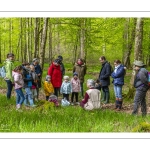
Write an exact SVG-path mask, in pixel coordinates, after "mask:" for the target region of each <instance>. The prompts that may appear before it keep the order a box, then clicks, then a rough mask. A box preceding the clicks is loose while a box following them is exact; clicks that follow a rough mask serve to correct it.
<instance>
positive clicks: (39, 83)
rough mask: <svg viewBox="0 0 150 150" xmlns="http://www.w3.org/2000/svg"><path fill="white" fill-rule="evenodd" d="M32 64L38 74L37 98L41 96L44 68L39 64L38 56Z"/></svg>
mask: <svg viewBox="0 0 150 150" xmlns="http://www.w3.org/2000/svg"><path fill="white" fill-rule="evenodd" d="M32 65H34V68H35V73H36V74H37V76H38V84H37V99H38V97H39V89H40V88H41V80H42V69H41V66H40V65H39V60H38V59H37V58H34V59H33V61H32Z"/></svg>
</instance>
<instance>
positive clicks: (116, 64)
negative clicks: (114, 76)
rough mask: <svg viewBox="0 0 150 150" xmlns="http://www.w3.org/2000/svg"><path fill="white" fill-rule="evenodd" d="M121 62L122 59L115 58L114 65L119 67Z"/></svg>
mask: <svg viewBox="0 0 150 150" xmlns="http://www.w3.org/2000/svg"><path fill="white" fill-rule="evenodd" d="M120 64H121V61H120V60H118V59H117V60H114V65H115V67H117V66H118V65H120Z"/></svg>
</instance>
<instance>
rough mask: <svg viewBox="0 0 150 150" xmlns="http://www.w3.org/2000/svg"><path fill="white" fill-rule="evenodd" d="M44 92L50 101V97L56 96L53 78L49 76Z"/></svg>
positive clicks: (45, 82)
mask: <svg viewBox="0 0 150 150" xmlns="http://www.w3.org/2000/svg"><path fill="white" fill-rule="evenodd" d="M44 92H45V96H46V100H47V101H48V100H49V97H50V95H52V94H54V87H53V85H52V83H51V76H50V75H47V76H46V79H45V81H44Z"/></svg>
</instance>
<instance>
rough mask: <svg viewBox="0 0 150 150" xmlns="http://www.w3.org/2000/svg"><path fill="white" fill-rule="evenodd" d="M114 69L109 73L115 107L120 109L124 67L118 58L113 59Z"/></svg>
mask: <svg viewBox="0 0 150 150" xmlns="http://www.w3.org/2000/svg"><path fill="white" fill-rule="evenodd" d="M114 65H115V69H114V72H113V73H112V74H111V77H112V78H113V84H114V92H115V96H116V104H115V106H116V107H115V109H117V110H121V108H122V86H123V85H124V75H125V69H126V67H124V66H123V65H122V64H121V61H120V60H115V61H114Z"/></svg>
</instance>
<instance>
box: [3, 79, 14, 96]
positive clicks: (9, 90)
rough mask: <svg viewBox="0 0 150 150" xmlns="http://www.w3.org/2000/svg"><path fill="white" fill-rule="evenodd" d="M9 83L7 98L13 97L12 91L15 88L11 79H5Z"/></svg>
mask: <svg viewBox="0 0 150 150" xmlns="http://www.w3.org/2000/svg"><path fill="white" fill-rule="evenodd" d="M5 81H6V83H7V99H10V97H11V91H12V89H13V84H12V82H11V81H10V80H5Z"/></svg>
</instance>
